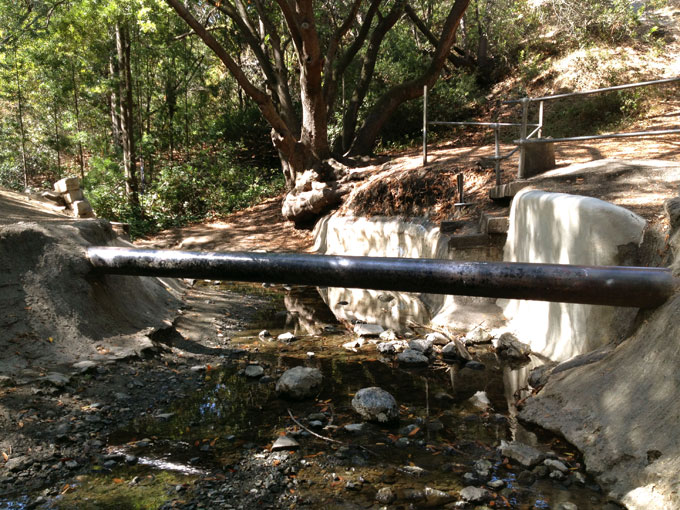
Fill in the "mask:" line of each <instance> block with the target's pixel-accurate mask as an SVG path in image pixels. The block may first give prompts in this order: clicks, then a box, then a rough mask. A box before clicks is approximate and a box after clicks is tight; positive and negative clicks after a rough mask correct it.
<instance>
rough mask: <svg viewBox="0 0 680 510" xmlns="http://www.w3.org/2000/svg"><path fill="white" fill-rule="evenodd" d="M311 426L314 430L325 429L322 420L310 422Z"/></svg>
mask: <svg viewBox="0 0 680 510" xmlns="http://www.w3.org/2000/svg"><path fill="white" fill-rule="evenodd" d="M309 426H310V427H311V428H313V429H320V428H322V427H323V422H322V421H321V420H310V421H309Z"/></svg>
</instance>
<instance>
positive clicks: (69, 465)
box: [64, 460, 78, 469]
mask: <svg viewBox="0 0 680 510" xmlns="http://www.w3.org/2000/svg"><path fill="white" fill-rule="evenodd" d="M64 465H65V466H66V467H67V468H69V469H76V468H77V467H78V463H77V462H76V461H75V460H67V461H66V462H65V463H64Z"/></svg>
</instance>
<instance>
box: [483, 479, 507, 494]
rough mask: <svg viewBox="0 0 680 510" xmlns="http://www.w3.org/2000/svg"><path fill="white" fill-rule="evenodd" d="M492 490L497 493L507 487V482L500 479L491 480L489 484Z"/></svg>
mask: <svg viewBox="0 0 680 510" xmlns="http://www.w3.org/2000/svg"><path fill="white" fill-rule="evenodd" d="M486 485H488V486H489V487H490V488H492V489H493V490H495V491H497V490H500V489H502V488H503V487H505V482H504V481H503V480H501V479H500V478H496V479H495V480H491V481H490V482H489V483H487V484H486Z"/></svg>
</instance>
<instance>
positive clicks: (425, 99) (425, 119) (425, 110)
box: [423, 85, 427, 166]
mask: <svg viewBox="0 0 680 510" xmlns="http://www.w3.org/2000/svg"><path fill="white" fill-rule="evenodd" d="M423 166H427V85H425V86H423Z"/></svg>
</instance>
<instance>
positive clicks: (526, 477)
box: [517, 471, 536, 485]
mask: <svg viewBox="0 0 680 510" xmlns="http://www.w3.org/2000/svg"><path fill="white" fill-rule="evenodd" d="M535 481H536V478H535V477H534V474H533V473H532V472H531V471H522V472H521V473H520V474H519V475H517V482H519V483H520V484H522V485H531V484H532V483H534V482H535Z"/></svg>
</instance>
